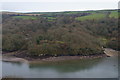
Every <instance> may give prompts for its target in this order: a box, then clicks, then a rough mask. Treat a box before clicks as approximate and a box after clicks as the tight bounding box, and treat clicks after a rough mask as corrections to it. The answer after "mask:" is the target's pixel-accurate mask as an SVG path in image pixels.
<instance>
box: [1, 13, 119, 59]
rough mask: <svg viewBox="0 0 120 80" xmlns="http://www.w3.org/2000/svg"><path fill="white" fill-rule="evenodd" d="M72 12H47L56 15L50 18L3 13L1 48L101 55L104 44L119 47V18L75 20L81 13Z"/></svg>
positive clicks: (30, 53)
mask: <svg viewBox="0 0 120 80" xmlns="http://www.w3.org/2000/svg"><path fill="white" fill-rule="evenodd" d="M84 14H85V13H84ZM71 15H73V14H69V16H66V15H60V16H59V15H58V14H57V16H48V17H55V19H53V20H51V21H49V20H48V18H47V15H46V16H39V17H38V18H37V19H34V20H32V19H21V18H20V19H19V18H13V17H12V16H8V15H7V16H5V15H4V16H3V19H4V20H3V42H2V43H3V44H2V50H3V51H6V52H12V51H25V53H24V54H26V55H27V56H30V57H33V56H34V57H38V56H41V57H43V56H66V55H69V56H74V55H98V54H103V49H102V47H111V48H113V49H118V47H117V45H116V42H117V33H118V32H117V30H118V28H117V19H115V18H109V17H106V18H104V19H100V20H85V21H78V20H75V17H77V16H78V13H77V14H74V16H71ZM87 15H88V14H87ZM100 38H105V39H106V40H107V41H106V42H104V40H101V39H100Z"/></svg>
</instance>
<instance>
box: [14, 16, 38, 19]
mask: <svg viewBox="0 0 120 80" xmlns="http://www.w3.org/2000/svg"><path fill="white" fill-rule="evenodd" d="M13 18H21V19H34V20H35V19H37V17H35V16H14V17H13Z"/></svg>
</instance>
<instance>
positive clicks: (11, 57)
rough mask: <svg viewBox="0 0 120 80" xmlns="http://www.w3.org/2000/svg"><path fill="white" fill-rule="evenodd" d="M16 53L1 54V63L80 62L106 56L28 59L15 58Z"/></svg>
mask: <svg viewBox="0 0 120 80" xmlns="http://www.w3.org/2000/svg"><path fill="white" fill-rule="evenodd" d="M15 53H16V52H11V53H3V54H2V55H3V56H2V61H6V62H25V63H30V62H55V61H65V60H80V59H93V58H101V57H106V56H107V55H106V54H100V55H90V56H58V57H45V58H30V57H16V56H14V54H15Z"/></svg>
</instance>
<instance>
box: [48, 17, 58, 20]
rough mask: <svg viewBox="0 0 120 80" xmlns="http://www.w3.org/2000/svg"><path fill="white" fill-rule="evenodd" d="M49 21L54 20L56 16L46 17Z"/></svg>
mask: <svg viewBox="0 0 120 80" xmlns="http://www.w3.org/2000/svg"><path fill="white" fill-rule="evenodd" d="M46 18H47V19H48V21H54V20H55V19H56V18H55V17H46Z"/></svg>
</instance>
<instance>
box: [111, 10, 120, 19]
mask: <svg viewBox="0 0 120 80" xmlns="http://www.w3.org/2000/svg"><path fill="white" fill-rule="evenodd" d="M109 17H110V18H118V12H117V11H113V12H111V13H110V15H109Z"/></svg>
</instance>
